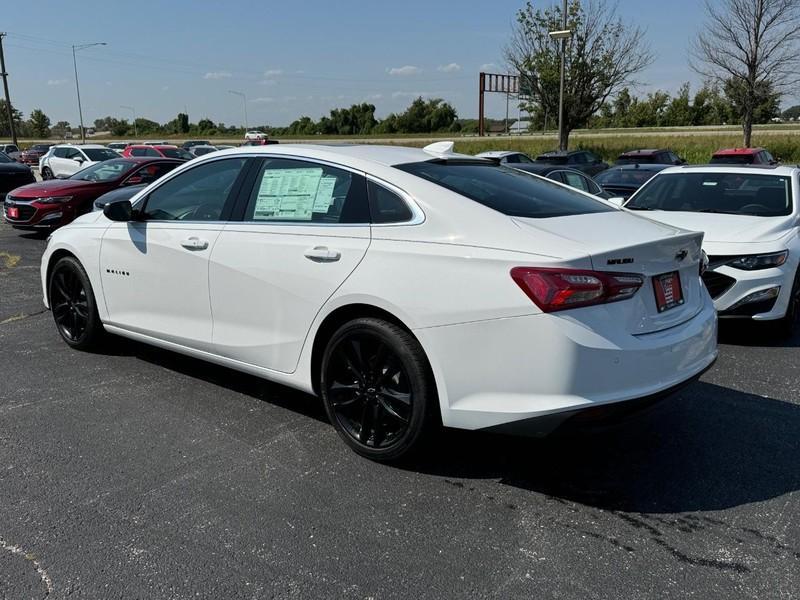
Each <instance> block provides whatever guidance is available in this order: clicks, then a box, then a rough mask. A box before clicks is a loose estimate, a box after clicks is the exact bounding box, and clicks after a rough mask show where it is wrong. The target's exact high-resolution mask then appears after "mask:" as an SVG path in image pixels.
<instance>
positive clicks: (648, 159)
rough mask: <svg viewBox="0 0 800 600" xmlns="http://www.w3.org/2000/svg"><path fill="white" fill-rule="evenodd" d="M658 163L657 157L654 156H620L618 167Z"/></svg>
mask: <svg viewBox="0 0 800 600" xmlns="http://www.w3.org/2000/svg"><path fill="white" fill-rule="evenodd" d="M654 162H656V157H655V155H653V154H643V155H641V156H620V157H619V158H618V159H617V164H618V165H635V164H637V163H638V164H642V163H654Z"/></svg>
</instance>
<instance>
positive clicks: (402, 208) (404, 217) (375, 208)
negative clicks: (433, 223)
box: [367, 181, 412, 223]
mask: <svg viewBox="0 0 800 600" xmlns="http://www.w3.org/2000/svg"><path fill="white" fill-rule="evenodd" d="M367 190H368V191H369V208H370V213H371V214H372V222H373V223H402V222H404V221H410V220H411V217H412V214H411V209H410V208H408V205H407V204H406V203H405V202H404V201H403V199H402V198H401V197H400V196H398V195H397V194H395V193H394V192H392V191H390V190H387V189H386V188H385V187H383V186H382V185H378V184H377V183H375V182H373V181H370V182H368V183H367Z"/></svg>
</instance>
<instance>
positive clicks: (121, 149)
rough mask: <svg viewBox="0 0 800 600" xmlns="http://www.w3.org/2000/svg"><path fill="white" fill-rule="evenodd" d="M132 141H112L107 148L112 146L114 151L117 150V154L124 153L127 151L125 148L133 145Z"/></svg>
mask: <svg viewBox="0 0 800 600" xmlns="http://www.w3.org/2000/svg"><path fill="white" fill-rule="evenodd" d="M131 143H132V142H111V143H110V144H108V146H106V147H107V148H110V149H111V150H113V151H114V152H116V153H117V154H122V153H123V152H124V151H125V148H127V147H128V146H130V145H131Z"/></svg>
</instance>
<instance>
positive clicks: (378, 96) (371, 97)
mask: <svg viewBox="0 0 800 600" xmlns="http://www.w3.org/2000/svg"><path fill="white" fill-rule="evenodd" d="M382 98H383V94H370V95H369V96H367V100H381V99H382Z"/></svg>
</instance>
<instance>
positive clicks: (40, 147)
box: [19, 144, 54, 167]
mask: <svg viewBox="0 0 800 600" xmlns="http://www.w3.org/2000/svg"><path fill="white" fill-rule="evenodd" d="M53 145H54V144H34V145H33V146H31V147H30V148H28V149H27V150H23V151H22V154H21V155H20V158H19V162H21V163H25V164H26V165H28V166H31V165H32V166H34V167H38V166H39V159H40V158H42V157H43V156H44V155H45V154H47V151H48V150H50V147H51V146H53Z"/></svg>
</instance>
